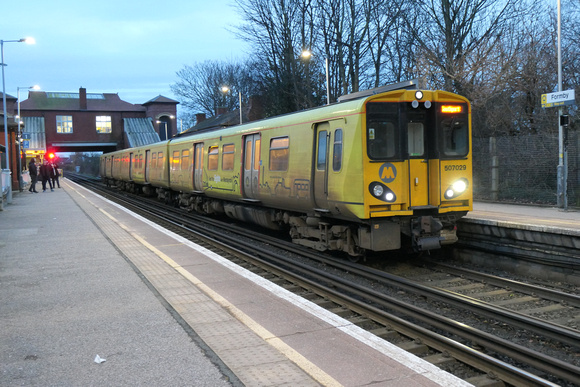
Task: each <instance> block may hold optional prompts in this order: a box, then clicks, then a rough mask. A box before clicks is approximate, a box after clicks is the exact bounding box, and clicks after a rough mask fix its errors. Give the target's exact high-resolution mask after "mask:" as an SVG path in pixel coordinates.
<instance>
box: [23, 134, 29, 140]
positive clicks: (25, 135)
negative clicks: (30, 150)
mask: <svg viewBox="0 0 580 387" xmlns="http://www.w3.org/2000/svg"><path fill="white" fill-rule="evenodd" d="M22 139H23V140H30V133H22Z"/></svg>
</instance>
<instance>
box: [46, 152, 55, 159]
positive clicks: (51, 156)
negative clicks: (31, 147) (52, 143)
mask: <svg viewBox="0 0 580 387" xmlns="http://www.w3.org/2000/svg"><path fill="white" fill-rule="evenodd" d="M47 156H48V159H49V160H54V158H55V157H56V155H55V154H54V153H53V152H50V153H48V154H47Z"/></svg>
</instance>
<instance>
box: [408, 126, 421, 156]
mask: <svg viewBox="0 0 580 387" xmlns="http://www.w3.org/2000/svg"><path fill="white" fill-rule="evenodd" d="M424 138H425V135H424V126H423V124H422V123H421V122H409V123H408V124H407V139H408V143H409V156H411V157H413V156H414V157H418V156H423V154H424V153H425V141H424Z"/></svg>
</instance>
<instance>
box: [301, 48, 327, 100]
mask: <svg viewBox="0 0 580 387" xmlns="http://www.w3.org/2000/svg"><path fill="white" fill-rule="evenodd" d="M300 56H301V57H302V58H304V59H310V57H311V56H312V51H310V50H304V51H302V54H300ZM324 70H325V72H326V104H327V105H330V76H329V74H328V58H324Z"/></svg>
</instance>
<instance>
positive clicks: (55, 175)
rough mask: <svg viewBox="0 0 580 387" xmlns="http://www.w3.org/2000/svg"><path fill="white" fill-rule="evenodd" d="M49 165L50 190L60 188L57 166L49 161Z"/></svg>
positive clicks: (54, 162)
mask: <svg viewBox="0 0 580 387" xmlns="http://www.w3.org/2000/svg"><path fill="white" fill-rule="evenodd" d="M49 163H50V180H52V188H56V186H57V185H58V188H60V182H59V181H58V177H59V176H60V172H58V164H57V163H56V161H51V162H49Z"/></svg>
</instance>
